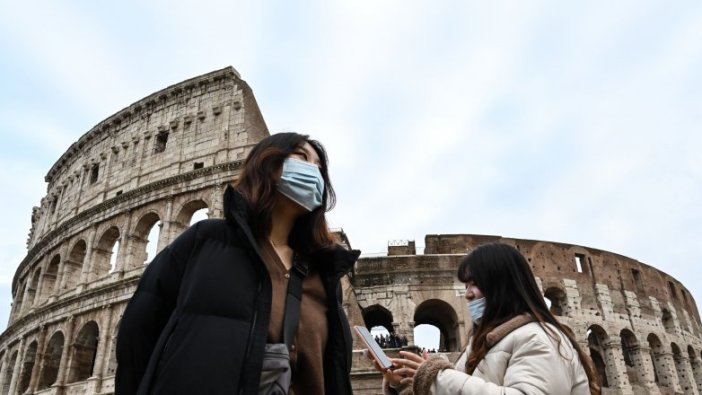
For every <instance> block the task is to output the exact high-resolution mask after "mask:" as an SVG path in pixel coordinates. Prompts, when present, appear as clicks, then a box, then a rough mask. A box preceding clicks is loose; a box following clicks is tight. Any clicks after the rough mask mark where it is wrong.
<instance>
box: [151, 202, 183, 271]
mask: <svg viewBox="0 0 702 395" xmlns="http://www.w3.org/2000/svg"><path fill="white" fill-rule="evenodd" d="M173 222H175V218H173V198H170V199H168V200H167V201H166V217H165V218H161V231H160V232H159V234H158V243H157V245H156V254H158V253H159V252H161V250H162V249H164V248H165V247H166V246H167V245H168V243H170V242H171V241H172V240H173V235H171V232H172V229H173V228H178V226H174V224H173ZM151 259H153V257H151Z"/></svg>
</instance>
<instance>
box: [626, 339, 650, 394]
mask: <svg viewBox="0 0 702 395" xmlns="http://www.w3.org/2000/svg"><path fill="white" fill-rule="evenodd" d="M619 337H620V338H621V342H622V355H623V357H624V368H625V369H626V373H627V376H628V377H629V383H630V384H631V385H640V386H644V387H649V386H651V385H653V381H652V380H651V377H650V376H648V375H647V373H648V372H647V368H648V367H647V366H645V364H644V357H643V355H642V354H641V346H640V345H639V340H638V339H637V338H636V335H634V332H632V331H631V330H629V329H627V328H624V329H622V330H621V332H619Z"/></svg>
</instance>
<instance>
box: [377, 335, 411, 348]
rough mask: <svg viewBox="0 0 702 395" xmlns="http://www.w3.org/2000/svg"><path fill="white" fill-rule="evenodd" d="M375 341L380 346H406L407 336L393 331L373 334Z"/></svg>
mask: <svg viewBox="0 0 702 395" xmlns="http://www.w3.org/2000/svg"><path fill="white" fill-rule="evenodd" d="M375 342H376V343H378V344H379V345H380V347H381V348H400V347H407V344H408V341H407V336H404V335H396V334H394V333H388V334H387V335H383V334H380V335H375Z"/></svg>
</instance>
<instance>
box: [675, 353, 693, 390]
mask: <svg viewBox="0 0 702 395" xmlns="http://www.w3.org/2000/svg"><path fill="white" fill-rule="evenodd" d="M673 360H674V361H675V370H677V372H678V380H679V382H680V387H681V389H682V391H683V393H684V394H685V395H698V394H699V393H698V392H697V384H696V383H695V382H694V380H693V377H692V367H691V366H690V360H689V359H687V358H686V357H685V356H683V355H674V356H673Z"/></svg>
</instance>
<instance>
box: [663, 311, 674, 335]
mask: <svg viewBox="0 0 702 395" xmlns="http://www.w3.org/2000/svg"><path fill="white" fill-rule="evenodd" d="M661 312H662V315H661V321H662V322H663V327H664V328H665V331H666V332H668V333H670V334H671V335H674V334H675V320H674V319H673V314H672V313H671V312H670V310H668V309H663V310H662V311H661Z"/></svg>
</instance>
